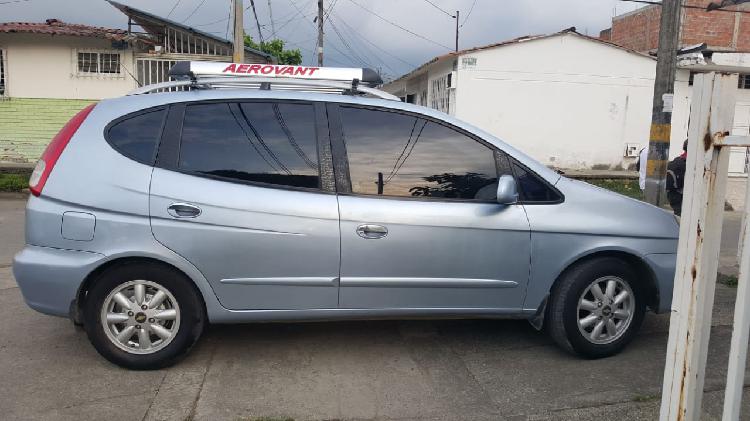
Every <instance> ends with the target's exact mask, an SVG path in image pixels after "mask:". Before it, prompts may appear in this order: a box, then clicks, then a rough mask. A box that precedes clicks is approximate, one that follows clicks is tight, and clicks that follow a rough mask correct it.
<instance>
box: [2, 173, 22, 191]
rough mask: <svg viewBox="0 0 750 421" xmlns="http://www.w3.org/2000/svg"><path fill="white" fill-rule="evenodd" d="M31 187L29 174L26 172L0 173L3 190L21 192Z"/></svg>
mask: <svg viewBox="0 0 750 421" xmlns="http://www.w3.org/2000/svg"><path fill="white" fill-rule="evenodd" d="M28 187H29V176H28V175H24V174H0V191H1V192H20V191H21V190H23V189H25V188H28Z"/></svg>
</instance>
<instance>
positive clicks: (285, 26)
mask: <svg viewBox="0 0 750 421" xmlns="http://www.w3.org/2000/svg"><path fill="white" fill-rule="evenodd" d="M120 2H121V3H124V4H127V5H129V6H132V7H135V8H138V9H142V10H146V11H148V12H151V13H154V14H156V15H159V16H164V17H167V16H168V17H169V18H170V19H172V20H175V21H177V22H183V23H185V24H186V25H190V26H193V27H195V28H197V29H201V30H203V31H206V32H211V33H213V34H214V35H217V36H220V37H226V38H231V28H229V25H228V24H229V19H228V16H229V11H230V6H231V5H230V3H231V0H120ZM254 3H255V9H256V12H257V15H258V21H259V23H260V25H261V32H262V34H263V37H264V39H269V38H273V37H275V38H280V39H282V40H284V41H285V42H286V43H287V47H288V48H299V49H300V51H301V52H302V56H303V64H309V65H315V64H316V63H317V56H316V54H315V51H316V50H315V47H316V41H317V24H316V23H314V22H313V19H314V18H315V16H316V15H317V0H255V1H254ZM269 3H270V9H269ZM244 4H245V8H246V10H245V14H244V27H245V32H246V33H248V34H249V35H251V36H253V38H255V39H256V40H257V39H258V30H257V26H256V22H255V17H254V15H253V12H252V8H251V7H250V4H251V3H250V0H244ZM324 7H325V9H326V10H329V8H331V9H332V10H331V11H330V13H328V14H327V19H326V21H325V30H324V31H325V38H324V59H325V61H324V65H326V66H339V67H371V68H375V69H378V70H380V71H381V72H382V74H383V75H384V76H385V78H386V79H390V78H395V77H397V76H400V75H402V74H404V73H407V72H409V71H410V70H411V69H413V68H415V67H417V66H419V65H421V64H422V63H424V62H426V61H428V60H430V59H431V58H433V57H435V56H438V55H442V54H445V53H447V52H449V51H452V50H453V48H454V46H455V25H456V23H455V22H456V21H455V19H453V18H452V17H451V16H450V15H452V14H454V13H455V11H456V10H458V11H459V24H460V25H461V27H460V30H459V48H462V49H463V48H470V47H476V46H481V45H486V44H491V43H495V42H498V41H502V40H506V39H510V38H515V37H518V36H523V35H534V34H546V33H552V32H557V31H560V30H562V29H566V28H570V27H571V26H575V27H576V28H577V30H578V31H579V32H581V33H587V34H589V35H598V33H599V31H600V30H602V29H605V28H608V27H609V26H610V22H611V19H612V16H614V15H617V14H621V13H626V12H629V11H632V10H634V9H636V8H638V7H639V5H638V4H637V3H631V2H626V1H621V0H324ZM271 16H273V19H271ZM49 18H56V19H60V20H63V21H66V22H71V23H81V24H87V25H95V26H106V27H112V28H126V27H127V18H126V17H125V15H123V14H122V13H120V12H119V11H118V10H117V9H115V8H114V7H112V6H111V5H110V4H108V3H107V2H106V1H105V0H0V22H16V21H22V22H42V21H44V20H45V19H49ZM389 22H390V23H389ZM274 30H275V32H274ZM274 35H275V36H274Z"/></svg>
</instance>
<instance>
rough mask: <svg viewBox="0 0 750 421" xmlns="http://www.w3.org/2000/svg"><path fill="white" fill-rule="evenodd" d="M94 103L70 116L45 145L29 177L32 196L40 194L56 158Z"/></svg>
mask: <svg viewBox="0 0 750 421" xmlns="http://www.w3.org/2000/svg"><path fill="white" fill-rule="evenodd" d="M95 105H96V104H91V105H89V106H88V107H86V108H84V109H82V110H81V111H79V112H78V114H76V115H75V116H73V118H71V119H70V121H68V122H67V123H66V124H65V126H63V128H62V129H60V132H58V133H57V135H55V137H53V138H52V141H51V142H50V143H49V145H47V149H45V150H44V153H43V154H42V157H41V158H39V161H37V163H36V166H35V167H34V171H33V172H32V173H31V177H30V178H29V190H31V194H33V195H34V196H39V195H40V194H42V189H43V188H44V184H45V183H46V182H47V179H48V178H49V174H50V173H51V172H52V168H54V166H55V164H56V163H57V159H58V158H60V155H61V154H62V152H63V150H65V147H66V146H68V142H70V139H71V138H72V137H73V135H74V134H75V133H76V131H77V130H78V128H79V127H81V124H82V123H83V121H84V120H86V117H87V116H88V115H89V113H90V112H91V110H93V109H94V106H95Z"/></svg>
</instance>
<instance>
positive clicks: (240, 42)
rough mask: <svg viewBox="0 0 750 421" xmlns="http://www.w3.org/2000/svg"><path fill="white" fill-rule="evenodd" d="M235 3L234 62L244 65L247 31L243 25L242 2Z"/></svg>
mask: <svg viewBox="0 0 750 421" xmlns="http://www.w3.org/2000/svg"><path fill="white" fill-rule="evenodd" d="M233 1H234V42H233V43H232V46H233V48H234V51H233V53H232V61H234V62H235V63H243V62H244V61H245V29H244V26H243V25H242V12H243V10H242V0H233Z"/></svg>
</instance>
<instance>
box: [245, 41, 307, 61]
mask: <svg viewBox="0 0 750 421" xmlns="http://www.w3.org/2000/svg"><path fill="white" fill-rule="evenodd" d="M245 46H246V47H250V48H255V49H256V50H260V51H263V52H264V53H266V54H270V55H272V56H274V57H276V60H277V61H278V62H279V64H302V52H300V50H299V48H297V49H294V50H285V49H284V41H282V40H280V39H274V40H271V41H266V42H262V43H260V44H258V43H257V42H255V41H253V37H251V36H250V35H245Z"/></svg>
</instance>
